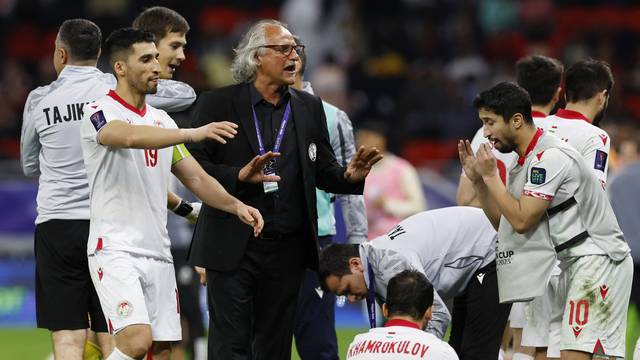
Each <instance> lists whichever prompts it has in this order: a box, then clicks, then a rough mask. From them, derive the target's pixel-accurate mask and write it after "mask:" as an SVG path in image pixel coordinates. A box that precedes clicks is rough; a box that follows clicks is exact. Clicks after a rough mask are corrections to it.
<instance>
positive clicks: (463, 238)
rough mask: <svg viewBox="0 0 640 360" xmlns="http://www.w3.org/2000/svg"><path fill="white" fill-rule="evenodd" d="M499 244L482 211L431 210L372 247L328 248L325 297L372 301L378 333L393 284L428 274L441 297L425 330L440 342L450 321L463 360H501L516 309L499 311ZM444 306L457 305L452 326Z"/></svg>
mask: <svg viewBox="0 0 640 360" xmlns="http://www.w3.org/2000/svg"><path fill="white" fill-rule="evenodd" d="M495 241H496V233H495V230H494V229H493V228H492V226H491V224H490V223H489V221H487V219H486V218H485V216H484V214H483V213H482V210H481V209H478V208H474V207H464V206H459V207H450V208H443V209H437V210H430V211H425V212H421V213H419V214H416V215H414V216H411V217H409V218H407V219H405V220H403V221H401V222H400V223H399V224H398V225H397V226H395V227H394V228H393V229H391V230H390V231H389V232H388V233H387V234H386V235H384V236H381V237H378V238H376V239H373V240H371V241H369V242H366V243H362V244H360V245H349V244H333V245H330V246H329V247H327V248H326V249H325V250H324V251H323V252H322V254H321V255H320V267H319V271H318V274H319V277H320V283H321V284H322V287H323V289H325V291H330V292H332V293H334V294H336V295H346V296H347V297H348V299H349V301H352V302H353V301H357V300H363V299H366V300H367V305H368V306H367V307H368V308H369V320H370V325H371V327H375V326H376V323H375V306H374V301H376V300H377V301H378V302H380V303H384V302H385V301H386V300H387V291H386V289H387V286H388V283H389V279H391V278H392V277H393V276H394V275H396V274H398V273H399V272H401V271H403V270H408V269H413V270H417V271H419V272H422V273H424V274H425V276H426V277H427V279H429V281H430V282H431V283H432V284H433V287H434V288H435V290H436V291H435V292H434V303H435V305H434V308H433V318H432V319H431V321H429V324H428V325H427V328H426V330H427V331H428V332H430V333H432V334H434V335H436V336H437V337H438V338H442V337H443V336H444V334H445V331H446V330H447V326H448V325H449V322H450V320H451V337H450V339H449V343H450V344H451V346H452V347H453V348H454V349H455V350H456V353H458V355H459V356H460V358H461V359H497V358H498V352H499V348H500V337H501V335H502V332H503V330H504V327H505V325H506V323H507V318H508V316H509V310H510V309H511V305H510V304H499V303H498V285H497V279H496V272H495V266H496V252H495V245H496V243H495ZM443 299H444V300H450V299H451V300H453V318H451V316H450V315H449V311H448V310H447V307H446V306H445V304H444V302H443Z"/></svg>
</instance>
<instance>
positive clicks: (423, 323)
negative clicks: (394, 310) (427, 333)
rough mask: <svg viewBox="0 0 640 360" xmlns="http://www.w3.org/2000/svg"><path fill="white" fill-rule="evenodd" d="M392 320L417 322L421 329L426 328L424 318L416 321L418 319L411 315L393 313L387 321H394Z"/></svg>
mask: <svg viewBox="0 0 640 360" xmlns="http://www.w3.org/2000/svg"><path fill="white" fill-rule="evenodd" d="M392 320H403V321H406V322H410V323H413V324H416V326H418V327H419V328H420V329H424V328H425V325H426V324H425V322H424V320H422V321H416V319H414V318H412V317H411V316H403V315H393V316H391V317H390V318H388V319H387V322H389V321H392Z"/></svg>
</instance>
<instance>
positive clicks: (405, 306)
mask: <svg viewBox="0 0 640 360" xmlns="http://www.w3.org/2000/svg"><path fill="white" fill-rule="evenodd" d="M433 294H434V292H433V286H432V285H431V284H430V283H429V281H428V280H427V278H426V277H425V276H424V274H422V273H421V272H419V271H416V270H404V271H402V272H400V273H399V274H397V275H395V276H394V277H392V278H391V280H389V285H388V286H387V300H386V302H385V303H384V304H382V313H383V314H384V317H385V318H387V322H386V323H385V325H384V327H382V328H373V329H371V330H369V332H368V333H365V334H360V335H357V336H356V337H355V338H354V339H353V342H352V343H351V345H349V350H348V351H347V360H365V359H366V360H405V359H417V358H420V359H438V360H458V355H456V352H455V351H453V349H452V348H451V346H449V344H447V343H446V342H444V341H442V340H440V339H438V338H437V337H436V336H434V335H433V334H430V333H428V332H425V331H423V330H424V329H425V327H426V326H427V323H428V322H429V320H431V316H432V311H433V310H432V309H433Z"/></svg>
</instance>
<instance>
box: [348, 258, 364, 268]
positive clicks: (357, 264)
mask: <svg viewBox="0 0 640 360" xmlns="http://www.w3.org/2000/svg"><path fill="white" fill-rule="evenodd" d="M349 267H351V268H355V269H357V270H360V271H364V267H363V266H362V260H361V259H360V258H359V257H355V256H354V257H351V258H349Z"/></svg>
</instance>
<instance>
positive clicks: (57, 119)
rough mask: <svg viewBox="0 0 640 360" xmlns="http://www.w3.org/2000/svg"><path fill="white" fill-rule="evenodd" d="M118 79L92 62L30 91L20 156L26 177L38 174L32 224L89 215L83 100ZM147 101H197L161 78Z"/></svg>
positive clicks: (173, 107)
mask: <svg viewBox="0 0 640 360" xmlns="http://www.w3.org/2000/svg"><path fill="white" fill-rule="evenodd" d="M115 86H116V79H115V77H114V76H113V75H112V74H105V73H103V72H101V71H100V70H98V69H97V68H95V67H92V66H72V65H67V66H65V67H64V69H63V70H62V72H61V73H60V76H58V79H57V80H55V81H54V82H52V83H51V84H49V85H47V86H41V87H39V88H37V89H35V90H33V91H31V93H30V94H29V97H28V98H27V102H26V103H25V106H24V114H23V120H22V136H21V138H20V159H21V163H22V170H23V172H24V174H25V175H27V176H37V175H40V177H39V179H38V180H39V186H38V196H37V207H38V216H37V218H36V221H35V222H36V224H40V223H43V222H45V221H48V220H52V219H83V220H84V219H89V184H88V182H87V175H86V170H85V167H84V162H83V160H82V154H81V152H82V150H81V147H80V123H81V121H80V120H82V117H83V113H84V112H85V111H86V110H87V106H86V104H87V103H89V102H92V101H95V100H96V99H98V98H100V97H103V96H104V95H105V94H107V92H108V91H109V90H110V89H113V88H115ZM147 100H148V102H149V104H152V105H154V106H158V107H160V108H162V109H165V110H167V111H179V110H182V109H185V108H187V107H189V106H190V105H191V104H192V103H193V101H194V100H195V92H194V91H193V89H192V88H191V87H190V86H189V85H187V84H184V83H181V82H178V81H173V80H161V81H160V82H159V83H158V92H157V93H156V94H154V95H152V96H149V97H148V98H147Z"/></svg>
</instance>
